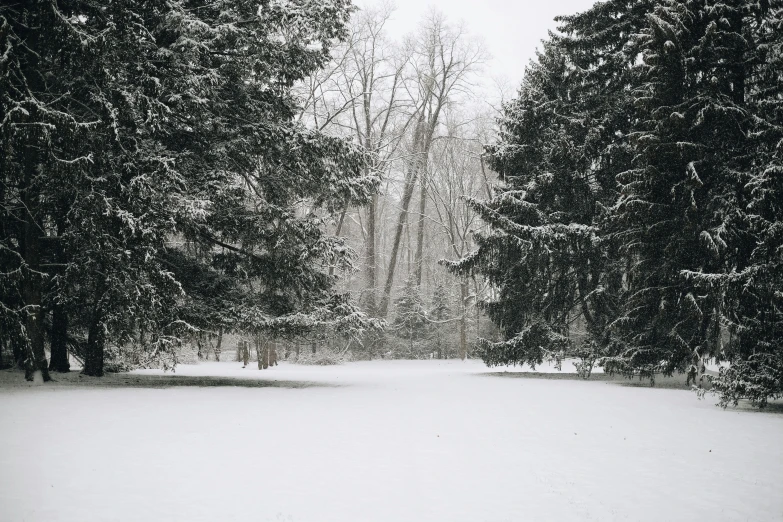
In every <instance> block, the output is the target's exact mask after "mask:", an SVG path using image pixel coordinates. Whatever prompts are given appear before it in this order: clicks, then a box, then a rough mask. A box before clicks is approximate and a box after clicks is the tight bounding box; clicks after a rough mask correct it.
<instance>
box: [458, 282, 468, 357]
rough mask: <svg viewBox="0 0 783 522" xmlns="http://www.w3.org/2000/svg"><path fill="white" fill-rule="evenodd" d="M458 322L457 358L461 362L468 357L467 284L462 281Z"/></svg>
mask: <svg viewBox="0 0 783 522" xmlns="http://www.w3.org/2000/svg"><path fill="white" fill-rule="evenodd" d="M459 289H460V320H459V358H460V359H462V360H463V361H464V360H465V358H466V357H467V356H468V342H467V332H466V330H467V324H466V323H467V315H468V311H467V300H468V283H467V282H466V281H465V280H464V279H463V280H462V281H461V282H460V288H459Z"/></svg>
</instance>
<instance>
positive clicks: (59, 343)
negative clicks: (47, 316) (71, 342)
mask: <svg viewBox="0 0 783 522" xmlns="http://www.w3.org/2000/svg"><path fill="white" fill-rule="evenodd" d="M50 337H51V345H50V349H51V358H50V359H49V370H50V371H55V372H63V373H65V372H69V371H70V370H71V363H70V362H69V361H68V344H67V342H68V314H67V312H66V311H65V307H64V306H63V305H62V304H59V303H58V304H55V305H54V308H53V310H52V330H51V335H50Z"/></svg>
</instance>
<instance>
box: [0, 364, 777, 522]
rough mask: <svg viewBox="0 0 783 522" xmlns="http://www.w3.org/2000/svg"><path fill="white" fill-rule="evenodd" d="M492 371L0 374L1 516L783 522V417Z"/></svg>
mask: <svg viewBox="0 0 783 522" xmlns="http://www.w3.org/2000/svg"><path fill="white" fill-rule="evenodd" d="M544 370H546V368H545V369H544ZM497 371H498V370H492V369H487V368H485V367H484V366H483V365H482V364H481V363H480V362H476V361H467V362H459V361H449V362H440V361H381V362H368V363H350V364H346V365H342V366H335V367H304V366H295V365H288V364H286V363H281V365H280V366H278V367H276V368H273V369H271V370H266V371H258V370H255V369H251V368H248V369H241V368H240V367H239V365H238V364H237V363H202V364H199V365H194V366H180V367H179V368H178V369H177V372H176V374H175V375H174V376H172V375H171V374H167V375H163V374H162V372H158V371H141V372H135V373H134V374H124V375H110V376H108V377H106V378H104V379H103V380H96V379H92V378H88V377H80V376H79V375H78V374H76V373H71V374H68V375H66V376H63V377H60V376H57V378H58V379H59V382H58V383H55V384H54V385H46V386H31V385H29V384H27V383H24V382H20V379H21V375H20V374H18V373H12V372H0V374H2V375H0V423H1V424H2V426H1V427H0V520H2V521H9V522H11V521H47V522H51V521H80V522H84V521H123V522H124V521H128V522H131V521H133V522H136V521H185V522H196V521H209V522H214V521H232V520H236V521H293V522H307V521H312V522H321V521H335V522H336V521H340V522H353V521H355V522H368V521H427V522H431V521H449V522H454V521H465V522H479V521H493V522H512V521H513V522H516V521H536V520H541V521H583V520H595V521H616V520H617V521H619V520H628V521H655V522H660V521H686V520H687V521H689V522H692V521H698V520H710V521H713V522H715V521H745V520H747V521H753V522H761V521H780V520H783V409H782V408H780V407H773V408H771V409H770V411H766V412H757V411H754V410H752V409H750V408H742V407H741V408H739V409H729V410H722V409H719V408H717V407H715V406H714V400H713V399H708V400H703V401H699V400H697V398H696V396H695V395H694V394H693V393H692V392H690V391H687V390H684V389H677V388H678V387H679V385H675V384H672V383H669V384H668V387H667V386H666V383H664V385H665V386H664V387H663V388H661V387H656V388H649V387H647V386H627V385H623V384H628V383H625V382H623V381H620V382H619V383H618V382H605V381H600V380H596V381H589V382H584V381H580V380H567V379H562V378H557V379H554V378H553V379H547V378H540V376H539V378H525V376H523V375H520V373H518V372H519V370H516V372H511V373H509V374H502V373H501V374H497V373H495V372H497ZM501 371H502V370H501ZM555 376H559V374H555V375H553V377H555ZM96 384H97V386H96ZM775 406H778V405H775Z"/></svg>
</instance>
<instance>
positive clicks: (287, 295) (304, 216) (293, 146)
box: [0, 0, 375, 375]
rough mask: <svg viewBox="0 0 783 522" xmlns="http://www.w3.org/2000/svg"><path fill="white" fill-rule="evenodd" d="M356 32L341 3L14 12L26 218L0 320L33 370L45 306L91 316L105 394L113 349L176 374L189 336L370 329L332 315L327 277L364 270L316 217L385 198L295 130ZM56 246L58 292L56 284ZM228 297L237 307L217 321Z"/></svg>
mask: <svg viewBox="0 0 783 522" xmlns="http://www.w3.org/2000/svg"><path fill="white" fill-rule="evenodd" d="M349 12H350V7H349V5H348V3H347V2H344V1H342V0H334V1H330V2H315V1H310V0H297V1H294V2H286V3H279V2H263V3H262V4H261V5H260V6H259V4H258V3H257V2H249V1H240V2H236V1H231V2H228V1H226V2H188V3H187V4H183V3H170V2H163V1H152V2H140V1H134V0H127V1H123V2H114V3H111V4H108V5H104V3H102V2H93V1H90V0H82V1H72V2H61V3H58V4H56V5H55V4H52V3H51V2H31V3H20V4H14V5H11V6H3V7H1V8H0V28H2V29H0V43H2V44H4V47H3V48H4V49H9V50H10V51H9V52H7V53H6V54H4V55H3V62H2V64H1V65H2V68H0V84H1V85H0V86H2V106H1V107H0V110H1V111H2V114H0V115H1V116H3V119H2V129H0V130H2V145H3V148H4V151H5V154H4V156H3V161H2V162H0V163H2V166H1V167H0V168H2V169H3V170H2V173H1V174H2V177H3V181H4V183H3V184H2V186H3V189H2V190H3V192H2V193H0V196H1V197H2V205H3V212H4V215H7V216H8V217H9V218H10V217H13V218H21V219H9V220H5V219H4V220H3V230H2V236H1V237H0V241H2V243H0V244H1V245H2V249H1V250H2V259H0V262H2V263H3V270H4V272H8V273H9V274H10V275H11V278H10V279H9V280H6V279H4V280H3V283H2V303H3V307H2V318H1V320H2V321H3V323H4V326H6V325H7V326H8V331H12V332H15V338H17V339H18V340H19V341H20V342H21V344H22V345H24V346H26V348H25V350H27V352H28V353H29V354H30V355H29V356H28V357H27V359H28V361H30V364H31V366H30V369H40V370H42V371H43V372H44V373H45V371H46V361H45V355H44V351H43V325H44V323H45V315H46V312H47V310H45V308H44V306H43V304H44V303H46V302H49V303H52V307H54V304H55V303H57V306H62V307H63V308H62V309H63V310H66V311H68V310H69V311H70V312H71V313H72V314H74V316H73V317H69V321H68V322H67V326H66V330H68V331H69V332H70V333H68V332H66V334H65V335H66V336H68V337H82V340H83V344H84V346H85V352H84V357H85V370H84V371H85V373H87V374H89V375H100V374H101V373H102V372H103V359H104V349H105V346H106V344H107V342H110V341H111V342H112V343H114V344H127V343H129V342H134V340H139V339H141V338H143V339H144V341H145V342H144V344H145V345H144V347H143V352H144V353H143V354H142V357H140V359H141V360H147V361H150V362H152V361H155V360H161V358H163V359H164V360H165V359H168V361H169V362H170V363H173V362H175V361H174V359H173V347H174V346H175V345H176V344H177V342H178V339H179V336H180V335H181V334H182V333H183V332H185V331H186V330H188V329H191V330H192V329H194V328H196V329H204V328H210V329H218V328H219V327H221V326H225V325H226V324H227V323H228V322H229V321H230V322H231V324H232V327H233V328H244V329H248V330H257V329H260V328H269V329H275V328H278V329H288V330H291V329H293V328H294V327H295V326H296V327H297V328H299V329H300V330H301V329H303V328H310V327H313V325H322V324H324V322H328V323H329V324H330V325H332V326H333V328H335V329H339V328H347V327H349V325H352V326H355V327H358V328H361V327H363V326H366V325H368V324H369V323H367V322H366V321H364V317H363V316H362V315H361V314H355V313H354V312H355V309H354V308H353V307H352V305H350V303H348V302H347V301H346V300H345V299H344V298H343V297H340V296H334V295H333V291H332V285H333V283H334V277H333V276H331V275H330V274H328V273H327V271H326V269H325V267H326V265H331V266H335V265H338V266H346V267H347V266H350V251H349V250H348V249H346V248H345V247H344V245H343V244H342V242H341V240H338V239H331V238H329V237H327V236H325V235H324V233H323V223H322V221H321V219H320V218H318V217H317V215H316V213H315V211H316V210H317V209H318V208H323V207H325V208H327V209H333V208H335V207H341V206H344V205H347V204H360V203H363V202H365V201H366V200H367V198H368V197H369V195H370V193H371V192H372V190H373V189H374V185H375V180H374V179H373V178H366V177H362V176H361V175H360V171H361V167H362V164H363V157H362V156H361V155H360V154H359V153H357V152H356V151H355V150H354V149H353V148H352V147H350V146H349V145H348V144H347V143H345V142H343V141H341V140H336V139H333V138H328V137H325V136H323V135H321V134H319V133H317V132H312V131H308V130H306V129H304V128H301V127H299V126H297V125H296V124H295V123H294V122H293V119H292V115H293V114H294V113H295V112H296V104H295V100H294V98H293V96H292V95H291V93H290V88H291V85H292V84H293V82H295V81H296V80H298V79H301V78H303V77H304V76H305V75H307V74H309V73H311V72H312V71H313V70H315V69H316V68H318V67H320V66H321V65H322V64H323V63H324V62H325V60H326V59H327V57H328V52H329V47H330V45H331V43H332V42H334V41H335V40H336V39H339V38H342V37H343V36H344V27H345V23H346V21H347V17H348V14H349ZM44 27H45V28H46V30H43V29H42V28H44ZM53 71H56V74H53ZM305 206H307V207H309V208H310V209H311V211H310V212H303V211H302V209H303V207H305ZM21 209H27V211H22V210H21ZM6 223H24V225H23V226H17V225H14V224H10V225H9V226H6ZM60 223H62V224H63V225H64V226H63V227H62V229H61V230H58V231H57V232H56V236H55V233H54V232H53V231H54V230H55V229H58V227H59V224H60ZM48 237H56V239H57V243H58V244H59V247H58V248H61V250H62V258H61V260H60V261H59V262H57V263H55V264H57V265H64V266H60V267H59V269H58V271H57V272H56V274H55V272H54V271H49V270H41V268H44V267H45V265H46V264H47V263H45V262H44V261H46V260H45V259H42V257H41V256H42V255H44V254H45V252H44V250H45V249H43V248H42V247H41V245H42V243H46V241H45V240H44V239H45V238H48ZM182 244H187V245H190V246H191V247H192V248H190V250H188V249H183V248H182V247H181V246H180V245H182ZM199 265H200V266H199ZM186 275H191V276H193V277H196V278H199V280H195V281H194V280H188V281H184V280H183V279H181V278H182V277H185V276H186ZM178 278H179V279H178ZM215 284H218V285H219V287H220V288H223V289H228V290H230V291H227V292H226V293H225V294H220V297H218V298H217V301H220V302H215V300H213V301H212V302H210V303H207V299H205V293H207V291H206V290H204V289H209V288H210V287H213V289H214V285H215ZM47 288H48V289H49V292H50V293H51V295H49V296H45V295H44V294H45V291H46V289H47ZM188 292H190V293H188ZM221 298H222V301H221ZM229 300H232V301H233V303H232V302H230V301H229ZM77 304H78V306H77ZM204 306H209V308H210V311H214V313H209V311H207V310H206V308H204ZM199 308H201V310H199ZM188 321H193V322H194V324H189V323H188ZM142 333H143V334H144V335H142ZM17 344H19V343H17Z"/></svg>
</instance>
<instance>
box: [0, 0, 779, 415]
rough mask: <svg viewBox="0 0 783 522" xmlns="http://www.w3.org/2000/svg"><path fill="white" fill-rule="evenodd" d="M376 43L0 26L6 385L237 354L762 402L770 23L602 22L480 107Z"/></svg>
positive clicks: (429, 47)
mask: <svg viewBox="0 0 783 522" xmlns="http://www.w3.org/2000/svg"><path fill="white" fill-rule="evenodd" d="M393 12H394V10H393V8H392V6H390V5H386V4H379V5H376V6H374V7H371V8H363V9H357V8H356V7H355V6H353V5H352V4H351V2H350V1H349V0H253V1H250V0H231V1H229V0H220V1H195V0H194V1H191V0H187V1H184V0H183V1H164V0H143V1H142V0H121V1H116V2H101V1H99V0H31V1H29V2H16V3H13V2H11V3H5V2H4V3H3V5H2V6H0V142H1V145H0V146H1V147H2V156H1V157H0V350H1V352H0V365H2V366H3V367H4V368H18V369H23V370H24V377H25V378H26V379H28V380H33V379H34V377H35V375H37V374H38V375H40V376H41V378H42V379H43V381H49V380H50V379H52V376H53V375H54V374H55V373H57V372H68V371H70V369H71V365H72V364H76V363H78V364H79V365H80V366H81V367H82V369H81V372H82V373H83V374H84V375H86V376H92V377H100V376H102V375H104V373H105V372H108V371H117V370H118V369H120V370H127V369H136V368H150V367H162V368H165V369H171V368H174V367H175V366H176V365H177V363H178V362H181V359H182V357H183V355H182V354H183V350H184V349H185V348H187V347H191V346H192V347H195V348H194V349H195V350H197V352H198V357H199V358H205V357H207V356H209V354H210V353H212V354H213V356H214V358H215V359H216V360H219V358H220V353H221V350H222V351H224V352H232V351H233V350H235V348H236V349H237V353H239V348H237V347H236V345H237V343H239V344H241V345H242V346H244V349H247V347H248V345H250V346H252V347H254V350H255V357H256V358H257V360H258V365H259V368H267V367H268V366H269V365H270V362H272V364H274V361H275V360H276V359H277V358H278V357H279V358H283V355H284V354H285V357H286V358H288V359H295V358H296V357H304V356H305V355H306V354H309V356H313V355H314V354H321V355H322V356H323V357H325V358H327V359H333V360H335V361H336V362H339V360H345V359H351V360H372V359H379V358H388V359H425V358H437V359H449V358H457V359H465V358H479V359H481V360H483V361H484V363H486V365H488V366H504V365H511V364H513V365H517V364H519V365H522V364H526V365H529V366H531V367H533V368H535V367H536V366H539V365H542V364H546V363H554V364H556V365H560V364H562V362H563V361H574V365H575V367H576V368H577V370H578V372H579V373H580V374H581V375H582V376H583V377H585V378H588V377H590V376H591V374H592V373H593V371H594V370H595V369H598V368H600V369H601V370H602V371H604V372H606V373H609V374H618V375H622V376H626V377H635V378H642V379H647V380H649V381H650V383H654V382H655V380H656V379H660V378H662V377H667V376H672V375H677V374H685V375H687V385H688V386H690V385H691V384H693V385H694V386H695V387H696V388H697V389H698V390H699V391H700V393H704V392H705V390H706V389H707V388H709V390H711V391H712V392H713V393H717V395H718V397H719V402H720V404H721V405H723V406H726V405H728V404H734V405H736V404H738V402H739V401H741V400H749V401H750V402H751V403H752V404H753V405H756V406H760V407H763V406H765V405H766V404H767V403H768V401H770V400H774V399H779V398H781V397H783V4H781V2H779V1H777V0H759V1H746V0H724V1H720V2H717V1H708V0H683V1H673V0H667V1H653V0H633V1H632V0H606V1H603V2H598V3H596V4H595V5H594V6H593V7H592V8H590V9H588V10H586V11H584V12H581V13H579V14H570V15H565V14H564V16H562V17H560V18H558V19H557V24H558V29H557V30H556V31H552V32H550V35H549V38H548V39H546V40H545V41H543V42H542V43H541V46H540V47H539V49H538V53H537V57H536V59H534V60H533V61H531V62H530V63H529V64H528V66H527V68H526V70H525V74H524V78H523V79H522V81H521V84H519V85H515V86H514V92H513V93H511V94H510V95H509V93H497V92H496V93H495V95H493V96H488V95H487V93H486V87H485V86H484V83H483V82H484V77H485V75H486V71H485V69H484V67H485V64H486V62H487V60H488V52H487V51H486V49H485V48H484V46H483V44H482V41H481V40H480V39H479V38H475V37H474V36H472V35H471V34H470V33H469V32H467V31H466V30H465V28H464V26H463V25H461V24H460V23H458V22H457V21H453V20H450V19H449V18H448V17H447V16H446V15H444V14H441V13H438V12H436V11H431V12H430V14H429V15H428V16H426V17H425V19H423V20H422V21H421V23H420V24H419V28H418V29H417V31H415V32H414V33H412V34H410V35H408V36H407V37H405V38H401V39H397V38H394V37H392V36H390V35H389V34H388V33H387V31H386V24H387V22H388V20H389V19H390V17H392V16H393ZM495 99H497V100H498V102H497V103H495V101H494V100H495ZM712 363H714V364H718V365H720V369H719V371H717V372H712V373H710V372H707V371H706V367H707V365H708V364H712ZM270 371H275V370H274V369H272V370H270ZM19 378H20V379H22V372H19Z"/></svg>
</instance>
